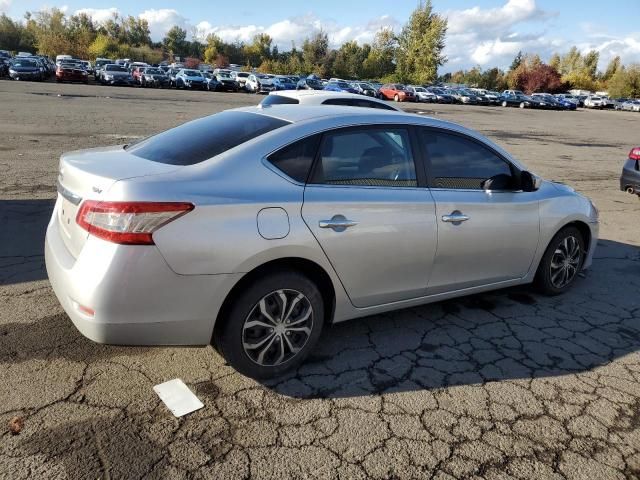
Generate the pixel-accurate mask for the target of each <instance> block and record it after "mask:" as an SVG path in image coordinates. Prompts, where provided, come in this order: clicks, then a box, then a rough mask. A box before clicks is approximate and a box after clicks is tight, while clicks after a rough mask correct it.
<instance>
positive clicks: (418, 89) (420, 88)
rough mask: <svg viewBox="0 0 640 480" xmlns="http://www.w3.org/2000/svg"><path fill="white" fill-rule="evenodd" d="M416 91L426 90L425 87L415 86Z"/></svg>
mask: <svg viewBox="0 0 640 480" xmlns="http://www.w3.org/2000/svg"><path fill="white" fill-rule="evenodd" d="M413 89H414V90H415V91H416V92H426V90H425V88H424V87H414V88H413Z"/></svg>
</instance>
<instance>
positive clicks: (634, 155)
mask: <svg viewBox="0 0 640 480" xmlns="http://www.w3.org/2000/svg"><path fill="white" fill-rule="evenodd" d="M629 158H630V159H631V160H640V147H635V148H632V149H631V151H630V152H629Z"/></svg>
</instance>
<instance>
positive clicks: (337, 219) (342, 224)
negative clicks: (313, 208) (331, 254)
mask: <svg viewBox="0 0 640 480" xmlns="http://www.w3.org/2000/svg"><path fill="white" fill-rule="evenodd" d="M356 225H358V222H354V221H353V220H349V219H347V218H345V217H344V216H342V215H334V216H333V217H332V218H331V220H320V221H319V222H318V226H319V227H320V228H331V229H333V231H335V232H344V231H345V230H346V229H347V228H349V227H355V226H356Z"/></svg>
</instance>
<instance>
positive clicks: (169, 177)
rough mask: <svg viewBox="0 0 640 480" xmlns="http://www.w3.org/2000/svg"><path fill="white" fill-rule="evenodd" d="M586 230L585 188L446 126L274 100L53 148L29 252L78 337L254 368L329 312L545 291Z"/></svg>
mask: <svg viewBox="0 0 640 480" xmlns="http://www.w3.org/2000/svg"><path fill="white" fill-rule="evenodd" d="M597 237H598V212H597V210H596V208H595V207H594V206H593V204H592V203H591V202H590V201H589V200H588V199H587V198H586V197H584V196H582V195H580V194H578V193H576V192H575V191H574V190H572V189H571V188H570V187H568V186H565V185H562V184H558V183H553V182H550V181H545V180H542V179H541V178H539V177H537V176H536V175H534V174H532V173H530V172H528V171H527V170H526V169H525V167H524V166H523V165H522V164H521V163H519V162H518V161H517V160H515V159H514V158H513V157H512V156H511V155H509V153H507V152H506V151H504V150H503V149H502V148H500V147H499V146H497V145H495V144H494V143H492V142H490V141H489V140H487V139H486V138H484V137H482V136H481V135H479V134H477V133H475V132H473V131H471V130H468V129H466V128H464V127H462V126H459V125H456V124H453V123H448V122H444V121H440V120H435V119H432V118H428V117H427V118H425V117H423V116H418V115H412V114H406V113H401V112H392V111H385V110H377V109H368V108H356V107H333V106H326V105H325V106H309V107H307V106H302V105H276V106H264V107H260V106H258V107H249V108H241V109H236V110H229V111H225V112H222V113H219V114H216V115H212V116H209V117H205V118H201V119H198V120H194V121H192V122H189V123H186V124H184V125H181V126H178V127H176V128H174V129H171V130H168V131H166V132H163V133H160V134H158V135H155V136H152V137H149V138H147V139H144V140H142V141H140V142H139V143H136V144H132V145H125V146H116V147H106V148H99V149H91V150H85V151H78V152H71V153H67V154H64V155H63V156H62V158H61V160H60V171H59V177H58V199H57V203H56V206H55V209H54V212H53V217H52V219H51V222H50V223H49V226H48V229H47V236H46V240H45V243H46V245H45V252H46V265H47V271H48V274H49V278H50V280H51V284H52V286H53V289H54V290H55V292H56V295H57V297H58V299H59V301H60V302H61V304H62V306H63V307H64V309H65V310H66V312H67V313H68V315H69V317H70V318H71V320H72V321H73V323H74V324H75V325H76V327H77V328H78V329H79V330H80V331H81V332H82V333H83V334H84V335H85V336H87V337H88V338H90V339H92V340H94V341H96V342H101V343H113V344H138V345H141V344H144V345H151V344H154V345H177V344H180V345H203V344H209V343H213V344H215V345H216V347H217V348H218V349H219V351H220V352H221V353H222V355H224V357H225V358H226V359H227V361H228V362H229V363H230V364H231V365H233V366H234V367H235V368H236V369H237V370H239V371H240V372H242V373H244V374H246V375H249V376H253V377H271V376H276V375H279V374H281V373H282V372H283V371H285V370H287V369H289V368H292V367H295V366H296V365H298V364H300V362H302V361H303V360H304V358H305V357H306V356H307V355H308V354H309V352H310V351H311V349H312V348H313V346H314V344H315V343H316V342H317V340H318V338H319V336H320V333H321V331H322V329H323V327H324V326H325V325H328V324H330V323H333V322H342V321H345V320H349V319H352V318H356V317H362V316H366V315H372V314H377V313H380V312H385V311H389V310H395V309H399V308H404V307H411V306H415V305H420V304H425V303H429V302H435V301H440V300H444V299H448V298H452V297H458V296H462V295H468V294H472V293H478V292H483V291H487V290H493V289H498V288H503V287H509V286H514V285H520V284H528V283H532V282H533V283H535V284H536V285H537V287H538V288H539V289H540V290H541V291H542V292H544V293H547V294H552V295H555V294H559V293H563V292H565V291H566V290H567V289H568V288H569V287H570V286H571V285H572V284H573V283H575V281H576V279H577V277H578V272H580V270H581V269H583V268H586V267H588V266H589V265H590V264H591V259H592V257H593V252H594V249H595V246H596V241H597Z"/></svg>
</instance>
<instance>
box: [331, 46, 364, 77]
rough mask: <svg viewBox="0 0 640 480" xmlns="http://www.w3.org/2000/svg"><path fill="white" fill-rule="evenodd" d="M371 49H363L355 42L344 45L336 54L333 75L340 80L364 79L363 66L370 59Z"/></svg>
mask: <svg viewBox="0 0 640 480" xmlns="http://www.w3.org/2000/svg"><path fill="white" fill-rule="evenodd" d="M370 50H371V47H370V46H369V45H365V46H364V47H361V46H360V45H358V43H357V42H356V41H355V40H352V41H350V42H346V43H343V44H342V46H341V47H340V48H339V49H338V51H337V52H336V57H335V60H334V62H333V74H334V75H335V76H336V77H339V78H345V79H356V78H362V76H363V75H362V73H363V64H364V61H365V59H366V58H367V57H368V55H369V52H370Z"/></svg>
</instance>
